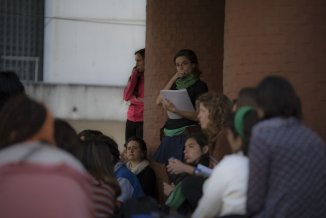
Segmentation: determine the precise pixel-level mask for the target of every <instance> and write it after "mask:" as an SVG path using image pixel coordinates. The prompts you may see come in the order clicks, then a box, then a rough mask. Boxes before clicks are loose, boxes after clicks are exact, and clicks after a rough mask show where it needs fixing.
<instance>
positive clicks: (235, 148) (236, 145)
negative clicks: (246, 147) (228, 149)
mask: <svg viewBox="0 0 326 218" xmlns="http://www.w3.org/2000/svg"><path fill="white" fill-rule="evenodd" d="M240 150H242V139H241V137H240V136H237V137H236V138H235V143H234V146H233V151H234V152H237V151H240Z"/></svg>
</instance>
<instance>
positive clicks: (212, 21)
mask: <svg viewBox="0 0 326 218" xmlns="http://www.w3.org/2000/svg"><path fill="white" fill-rule="evenodd" d="M146 20H147V23H146V66H145V68H146V75H145V80H146V82H145V115H144V138H145V140H146V142H147V143H148V147H149V151H150V153H152V152H153V151H155V149H156V148H157V147H158V144H159V129H160V127H162V126H163V124H164V122H165V119H166V116H165V113H164V111H163V110H162V109H161V107H160V106H157V105H156V104H155V99H156V96H157V95H158V93H159V90H160V89H161V88H162V87H163V86H164V85H165V84H166V83H167V81H168V80H169V79H170V78H171V76H172V75H173V74H174V73H175V67H174V63H173V57H174V55H175V53H176V52H177V51H178V50H179V49H182V48H190V49H193V50H194V51H195V52H196V53H197V55H198V59H199V67H200V69H201V70H202V71H203V80H204V81H206V82H207V84H208V86H209V88H210V89H211V90H216V91H221V90H222V68H223V65H222V64H223V56H222V55H223V29H224V27H223V25H224V1H215V0H204V1H203V0H191V1H189V0H173V1H171V0H159V1H157V0H148V1H147V15H146Z"/></svg>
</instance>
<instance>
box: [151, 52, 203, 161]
mask: <svg viewBox="0 0 326 218" xmlns="http://www.w3.org/2000/svg"><path fill="white" fill-rule="evenodd" d="M173 60H174V63H175V66H176V69H177V72H176V73H175V74H174V75H173V76H172V77H171V79H170V80H169V82H168V83H167V84H166V85H165V86H164V88H163V90H180V89H186V90H187V92H188V95H189V97H190V100H191V103H192V105H193V106H194V108H195V102H196V99H197V97H198V96H199V95H201V94H202V93H205V92H207V91H208V88H207V85H206V83H204V82H203V81H201V80H200V78H199V77H200V74H201V71H200V70H199V67H198V59H197V55H196V54H195V52H194V51H192V50H190V49H182V50H180V51H178V52H177V54H176V55H175V56H174V59H173ZM156 104H158V105H162V106H163V108H164V109H165V110H167V111H169V112H172V113H175V114H177V115H179V116H180V117H181V118H178V119H170V118H168V120H167V121H166V122H165V125H164V135H163V137H162V139H161V144H160V146H159V148H158V149H157V151H156V152H155V153H154V156H153V159H154V160H156V161H157V162H160V163H163V164H166V163H167V162H168V159H169V158H171V157H174V158H176V159H179V160H182V159H183V150H184V143H185V139H186V136H185V134H184V133H185V132H186V129H187V128H188V127H190V126H194V125H197V122H196V118H197V114H196V112H195V111H183V110H180V109H178V108H176V107H175V105H174V104H173V103H171V102H170V101H169V100H167V99H163V98H162V96H161V95H158V96H157V98H156Z"/></svg>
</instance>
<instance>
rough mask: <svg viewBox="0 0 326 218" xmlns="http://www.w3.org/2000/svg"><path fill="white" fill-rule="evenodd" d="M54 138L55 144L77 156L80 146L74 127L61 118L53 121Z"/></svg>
mask: <svg viewBox="0 0 326 218" xmlns="http://www.w3.org/2000/svg"><path fill="white" fill-rule="evenodd" d="M54 138H55V141H56V145H57V146H58V147H59V148H62V149H64V150H66V151H68V152H69V153H71V154H73V155H74V156H77V154H78V151H79V150H80V147H81V141H80V139H79V137H78V135H77V133H76V131H75V129H74V128H73V127H72V126H71V125H70V124H69V123H68V122H66V121H64V120H62V119H58V118H57V119H55V121H54Z"/></svg>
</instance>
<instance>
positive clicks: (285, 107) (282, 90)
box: [256, 76, 302, 119]
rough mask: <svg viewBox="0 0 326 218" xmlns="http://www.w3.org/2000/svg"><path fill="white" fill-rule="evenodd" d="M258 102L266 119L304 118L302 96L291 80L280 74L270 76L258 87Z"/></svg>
mask: <svg viewBox="0 0 326 218" xmlns="http://www.w3.org/2000/svg"><path fill="white" fill-rule="evenodd" d="M256 92H257V104H258V107H259V110H260V112H261V113H262V114H261V116H262V117H263V118H264V119H268V118H272V117H285V118H287V117H295V118H297V119H301V118H302V110H301V102H300V98H299V96H298V95H297V93H296V92H295V90H294V88H293V87H292V85H291V84H290V82H289V81H288V80H287V79H285V78H283V77H280V76H268V77H266V78H265V79H263V80H262V81H261V82H260V83H259V84H258V86H257V88H256Z"/></svg>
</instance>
